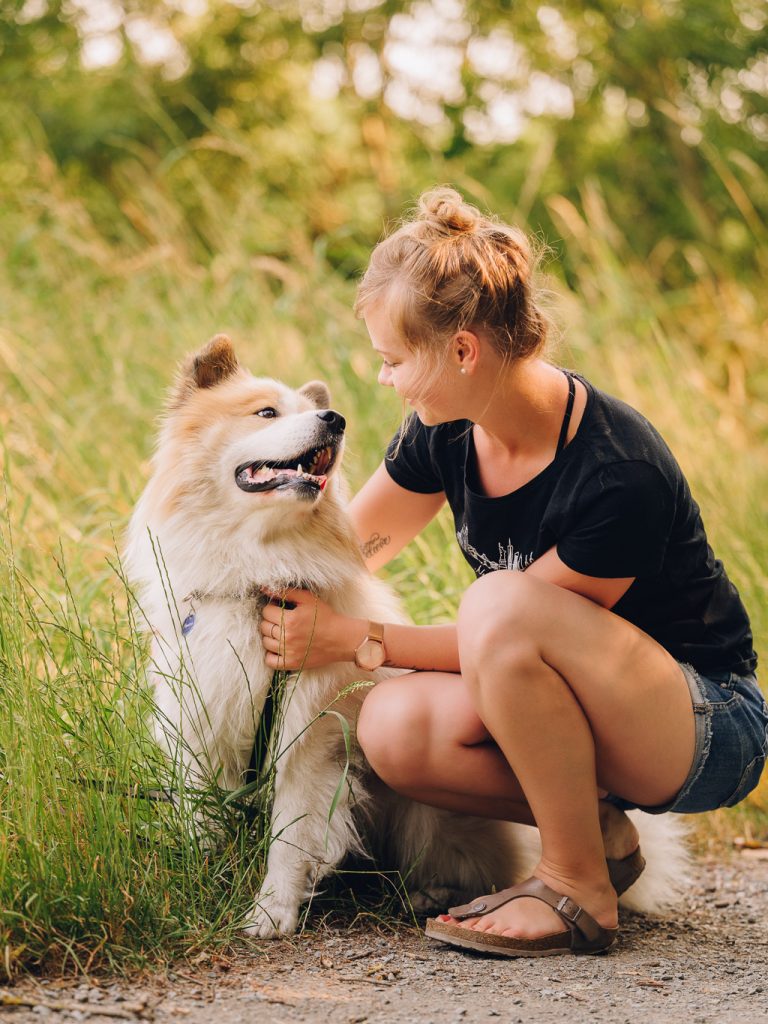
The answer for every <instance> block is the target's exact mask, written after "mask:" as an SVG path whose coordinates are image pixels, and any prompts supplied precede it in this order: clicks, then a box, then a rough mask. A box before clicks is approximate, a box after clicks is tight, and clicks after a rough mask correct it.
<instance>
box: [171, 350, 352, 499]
mask: <svg viewBox="0 0 768 1024" xmlns="http://www.w3.org/2000/svg"><path fill="white" fill-rule="evenodd" d="M329 406H330V395H329V392H328V388H327V387H326V385H325V384H323V383H322V382H320V381H311V382H310V383H308V384H305V385H304V386H303V387H301V388H299V389H298V390H293V389H291V388H289V387H287V386H286V385H284V384H281V383H280V382H279V381H276V380H272V379H271V378H267V377H254V376H252V375H251V374H250V373H249V372H248V371H247V370H245V369H244V368H243V367H242V366H241V365H240V364H239V363H238V361H237V357H236V355H235V351H234V348H233V346H232V342H231V341H230V340H229V338H227V337H226V335H221V334H219V335H216V337H215V338H213V339H212V340H211V341H209V342H208V344H207V345H206V346H205V347H204V348H203V349H202V350H201V351H200V352H198V353H197V354H195V355H193V356H190V357H189V358H188V359H187V360H186V361H185V362H184V363H183V365H182V367H181V371H180V374H179V376H178V378H177V380H176V383H175V386H174V388H173V390H172V392H171V396H170V400H169V403H168V408H167V411H166V417H165V422H164V426H163V430H162V432H161V437H160V445H159V450H158V466H157V470H158V471H160V472H162V473H171V474H173V475H174V476H175V477H176V480H175V484H176V486H171V487H170V489H169V491H168V492H167V493H168V497H169V498H170V500H171V504H172V505H173V506H174V507H175V508H177V509H178V508H179V505H180V504H182V503H183V505H184V506H185V508H186V509H187V510H189V511H193V508H192V506H194V510H196V511H210V512H215V510H216V509H217V508H218V509H222V508H224V507H226V508H229V509H233V511H236V512H237V514H239V515H241V516H242V515H244V514H247V515H249V516H250V514H251V513H262V512H263V513H264V514H265V515H266V516H267V517H268V518H270V519H275V518H276V517H281V516H285V515H289V514H290V513H291V512H292V511H295V512H299V513H300V512H306V511H310V510H312V509H313V508H314V507H315V506H316V505H317V504H318V503H319V502H321V501H322V500H323V498H324V492H326V489H327V488H329V489H331V490H332V489H333V481H332V477H333V474H334V472H335V471H336V470H337V468H338V465H339V463H340V460H341V452H342V448H343V443H344V429H345V426H346V424H345V420H344V417H343V416H342V415H341V414H340V413H338V412H335V411H334V410H333V409H331V408H329Z"/></svg>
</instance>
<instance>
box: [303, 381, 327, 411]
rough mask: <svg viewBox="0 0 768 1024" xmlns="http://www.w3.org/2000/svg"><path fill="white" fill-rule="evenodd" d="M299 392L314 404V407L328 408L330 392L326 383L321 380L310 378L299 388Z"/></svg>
mask: <svg viewBox="0 0 768 1024" xmlns="http://www.w3.org/2000/svg"><path fill="white" fill-rule="evenodd" d="M299 394H300V395H304V397H305V398H308V399H309V400H310V402H311V403H312V404H313V405H314V406H315V408H316V409H330V407H331V392H330V391H329V390H328V385H327V384H324V383H323V382H322V381H321V380H311V381H309V383H308V384H304V385H302V387H300V388H299Z"/></svg>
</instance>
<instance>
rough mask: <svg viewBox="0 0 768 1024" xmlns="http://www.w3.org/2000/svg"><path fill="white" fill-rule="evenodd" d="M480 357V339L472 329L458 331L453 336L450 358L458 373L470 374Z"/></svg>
mask: <svg viewBox="0 0 768 1024" xmlns="http://www.w3.org/2000/svg"><path fill="white" fill-rule="evenodd" d="M479 357H480V339H479V338H478V336H477V335H476V334H475V332H474V331H459V332H458V334H455V335H454V337H453V349H452V352H451V358H452V360H453V363H454V365H455V367H456V369H457V370H458V371H459V373H463V374H466V375H467V376H471V375H472V374H473V373H474V372H475V370H476V369H477V363H478V360H479Z"/></svg>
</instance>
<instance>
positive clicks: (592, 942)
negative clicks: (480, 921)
mask: <svg viewBox="0 0 768 1024" xmlns="http://www.w3.org/2000/svg"><path fill="white" fill-rule="evenodd" d="M523 896H532V897H533V898H534V899H538V900H541V901H542V902H544V903H546V904H548V905H549V906H550V907H552V909H553V910H554V911H556V913H557V914H559V915H560V917H561V918H562V919H563V921H565V923H566V924H567V925H568V927H569V928H570V930H571V948H572V949H579V950H584V951H587V950H589V949H593V948H594V949H603V948H604V947H605V946H607V945H609V944H610V942H611V941H612V940H613V936H614V935H615V931H613V930H611V929H607V928H603V926H602V925H601V924H598V923H597V921H596V920H595V919H594V917H592V915H591V914H588V913H587V911H586V910H585V909H584V908H583V907H580V906H579V904H578V903H576V902H575V901H574V900H572V899H571V898H570V896H564V895H563V894H562V893H559V892H555V890H554V889H551V888H550V887H549V886H548V885H547V884H546V882H542V880H541V879H540V878H528V879H526V881H524V882H520V883H519V884H518V885H513V886H510V888H509V889H501V890H500V891H499V892H495V893H492V894H491V895H490V896H480V897H479V898H478V899H476V900H473V901H472V902H471V903H465V904H463V905H462V906H460V907H451V908H450V909H449V911H448V913H449V914H450V915H451V917H455V918H456V920H457V921H465V920H466V919H467V918H469V917H484V916H485V915H486V914H490V913H492V912H493V911H494V910H496V909H498V907H502V906H504V904H505V903H511V902H512V900H519V899H520V898H521V897H523Z"/></svg>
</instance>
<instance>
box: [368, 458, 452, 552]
mask: <svg viewBox="0 0 768 1024" xmlns="http://www.w3.org/2000/svg"><path fill="white" fill-rule="evenodd" d="M444 502H445V494H444V493H443V492H442V491H438V492H437V493H433V494H418V493H416V492H415V491H407V490H406V489H405V488H404V487H401V486H400V485H399V484H396V483H395V481H394V480H393V479H392V477H391V476H390V475H389V473H388V472H387V468H386V466H385V465H384V463H383V462H382V463H381V465H380V466H379V468H378V469H377V470H376V472H375V473H374V474H373V476H372V477H371V478H370V480H368V482H367V483H366V484H364V485H363V486H362V487H361V489H360V490H359V491H358V493H357V494H356V495H355V497H354V498H353V499H352V501H351V503H350V506H349V514H350V517H351V519H352V525H353V527H354V529H355V533H356V534H357V536H358V538H359V540H360V546H361V548H362V552H363V558H365V563H366V565H367V566H368V568H369V569H370V570H371V572H375V571H376V570H377V569H380V568H381V567H382V565H386V564H387V562H389V561H390V559H392V558H394V557H395V555H396V554H397V553H398V552H399V551H402V549H403V548H404V547H405V545H406V544H407V543H408V542H409V541H411V540H413V538H414V537H415V536H416V534H417V533H420V532H421V531H422V530H423V529H424V527H425V526H426V525H427V523H428V522H430V520H432V519H434V517H435V516H436V515H437V513H438V512H439V511H440V509H441V507H442V506H443V504H444Z"/></svg>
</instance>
